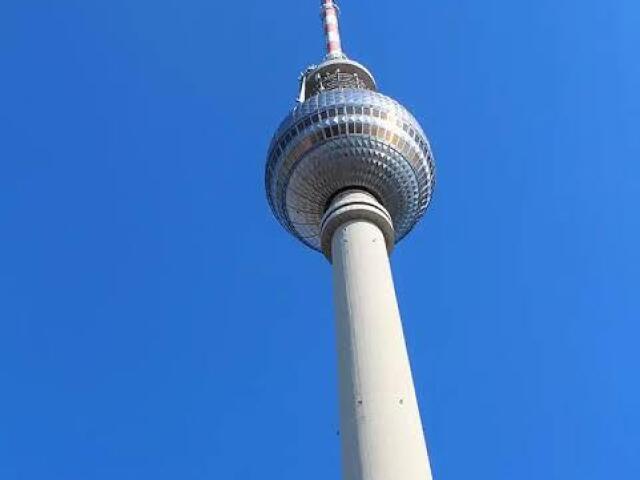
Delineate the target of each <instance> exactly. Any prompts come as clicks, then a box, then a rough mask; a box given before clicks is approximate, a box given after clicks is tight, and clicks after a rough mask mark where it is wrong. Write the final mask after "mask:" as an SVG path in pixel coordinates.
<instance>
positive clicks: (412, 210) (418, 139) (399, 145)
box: [265, 55, 435, 250]
mask: <svg viewBox="0 0 640 480" xmlns="http://www.w3.org/2000/svg"><path fill="white" fill-rule="evenodd" d="M300 83H301V88H300V98H299V103H298V104H297V105H296V106H295V108H294V109H293V110H292V111H291V112H290V113H289V115H287V116H286V118H285V119H284V121H283V122H282V123H281V124H280V127H279V128H278V130H277V131H276V134H275V135H274V137H273V140H272V141H271V145H270V147H269V153H268V158H267V166H266V175H265V184H266V190H267V197H268V200H269V204H270V206H271V209H272V210H273V213H274V215H275V217H276V218H277V219H278V221H279V222H280V223H281V224H282V225H283V226H284V228H286V229H287V230H288V231H289V232H291V233H292V234H293V235H295V236H296V237H297V238H298V239H300V240H301V241H302V242H304V243H305V244H306V245H308V246H309V247H311V248H313V249H315V250H321V248H322V246H321V222H322V217H323V215H324V214H325V212H326V210H327V207H328V206H329V204H330V203H331V201H332V200H333V199H334V198H335V197H336V195H338V194H340V193H341V192H344V191H346V190H350V189H360V190H364V191H366V192H368V193H370V194H371V195H373V196H374V197H375V198H376V199H377V200H378V201H379V202H380V204H382V206H383V207H384V208H385V209H386V210H387V212H388V214H389V216H390V217H391V220H392V223H393V230H394V232H395V238H393V239H392V242H391V244H393V243H395V242H398V241H399V240H401V239H402V238H403V237H404V236H405V235H406V234H407V233H409V231H410V230H411V229H412V228H413V226H414V225H415V224H416V223H417V222H418V220H420V218H421V217H422V215H423V214H424V212H425V210H426V209H427V206H428V205H429V202H430V200H431V195H432V191H433V187H434V179H435V169H434V163H433V156H432V154H431V148H430V146H429V142H428V140H427V137H426V136H425V134H424V132H423V131H422V128H421V127H420V125H419V123H418V122H417V120H416V119H415V118H414V117H413V116H412V115H411V114H410V113H409V112H408V111H407V110H406V109H405V108H404V107H403V106H402V105H400V104H399V103H398V102H397V101H395V100H393V99H391V98H389V97H387V96H385V95H382V94H381V93H378V92H377V91H376V84H375V80H374V78H373V76H372V75H371V73H369V71H368V70H367V69H366V68H364V67H363V66H362V65H360V64H359V63H357V62H354V61H352V60H349V59H347V58H346V57H344V55H343V56H342V57H341V58H330V59H328V60H327V61H325V62H324V63H322V64H321V65H319V66H313V67H310V68H309V69H308V70H307V71H306V72H305V73H304V74H303V75H302V77H301V82H300Z"/></svg>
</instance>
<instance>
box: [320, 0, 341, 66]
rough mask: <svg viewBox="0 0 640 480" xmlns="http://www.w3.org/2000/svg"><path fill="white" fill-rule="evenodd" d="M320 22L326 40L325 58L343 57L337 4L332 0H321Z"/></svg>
mask: <svg viewBox="0 0 640 480" xmlns="http://www.w3.org/2000/svg"><path fill="white" fill-rule="evenodd" d="M321 2H322V7H321V13H320V15H321V16H322V23H323V26H324V34H325V38H326V41H327V58H329V59H334V58H344V53H342V43H341V42H340V27H339V25H338V13H339V12H340V10H339V8H338V5H336V3H335V2H334V1H333V0H321Z"/></svg>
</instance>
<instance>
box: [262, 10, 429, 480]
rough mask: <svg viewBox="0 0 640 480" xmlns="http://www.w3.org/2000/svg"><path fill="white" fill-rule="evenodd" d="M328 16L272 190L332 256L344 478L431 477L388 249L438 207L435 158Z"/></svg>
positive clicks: (286, 129) (306, 238) (281, 138)
mask: <svg viewBox="0 0 640 480" xmlns="http://www.w3.org/2000/svg"><path fill="white" fill-rule="evenodd" d="M321 14H322V20H323V24H324V31H325V34H326V44H327V55H326V57H325V59H324V61H323V62H322V63H320V64H319V65H313V66H311V67H309V68H308V69H307V70H306V71H305V72H304V73H303V74H302V75H301V77H300V93H299V97H298V104H297V105H296V106H295V107H294V108H293V110H292V111H291V112H290V113H289V115H287V117H286V118H285V119H284V121H283V122H282V123H281V124H280V127H279V128H278V130H277V132H276V134H275V135H274V137H273V140H272V142H271V145H270V147H269V153H268V158H267V165H266V175H265V184H266V191H267V198H268V200H269V204H270V206H271V209H272V211H273V214H274V215H275V217H276V219H277V220H278V221H279V222H280V223H281V224H282V226H283V227H284V228H285V229H287V230H288V231H289V232H290V233H291V234H293V235H294V236H295V237H297V238H298V239H299V240H301V241H302V242H303V243H305V244H306V245H307V246H309V247H311V248H312V249H314V250H318V251H320V252H322V253H324V255H325V256H326V257H327V259H328V260H329V261H330V262H331V263H332V265H333V281H334V301H335V309H336V332H337V350H338V365H339V397H340V398H339V400H340V436H341V442H342V466H343V477H344V479H345V480H428V479H429V480H430V479H431V469H430V466H429V460H428V456H427V448H426V444H425V439H424V433H423V429H422V423H421V421H420V412H419V410H418V403H417V401H416V394H415V389H414V386H413V379H412V376H411V368H410V365H409V357H408V355H407V349H406V346H405V340H404V334H403V331H402V323H401V320H400V312H399V310H398V304H397V300H396V294H395V290H394V286H393V278H392V275H391V268H390V264H389V254H390V252H391V251H392V250H393V247H394V245H395V244H396V243H397V242H398V241H400V240H401V239H402V238H403V237H404V236H405V235H406V234H407V233H409V231H410V230H411V229H412V228H413V226H414V225H415V224H416V223H417V222H418V220H420V218H421V217H422V215H423V214H424V212H425V210H426V209H427V206H428V205H429V202H430V199H431V194H432V191H433V186H434V175H435V171H434V163H433V156H432V154H431V149H430V147H429V142H428V140H427V137H426V136H425V134H424V132H423V131H422V128H420V125H419V124H418V122H417V121H416V119H415V118H414V117H413V116H412V115H411V114H410V113H409V112H408V111H407V110H406V109H405V108H404V107H403V106H402V105H400V104H399V103H398V102H396V101H395V100H393V99H391V98H389V97H387V96H384V95H382V94H380V93H378V91H377V86H376V81H375V79H374V77H373V75H372V74H371V72H369V70H367V69H366V68H365V67H364V66H362V65H361V64H359V63H358V62H355V61H353V60H350V59H349V58H348V57H347V56H346V55H345V54H344V53H343V51H342V45H341V41H340V33H339V27H338V7H337V5H336V4H335V2H334V1H333V0H322V2H321Z"/></svg>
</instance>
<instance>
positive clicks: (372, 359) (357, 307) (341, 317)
mask: <svg viewBox="0 0 640 480" xmlns="http://www.w3.org/2000/svg"><path fill="white" fill-rule="evenodd" d="M336 204H337V206H336ZM340 204H342V207H341V206H340ZM379 209H382V211H384V209H383V208H382V206H381V205H380V204H379V203H378V202H377V201H376V200H375V199H374V198H373V197H371V196H370V195H368V194H364V193H362V192H348V193H346V194H342V195H341V196H339V198H338V199H337V200H336V201H334V202H333V203H332V205H331V207H329V210H328V212H329V213H328V217H327V219H326V220H325V231H326V225H327V224H329V223H331V222H330V220H331V218H332V217H333V220H334V221H333V228H335V230H333V228H332V229H331V230H332V231H329V232H328V234H329V235H331V251H330V252H329V253H330V254H331V258H332V263H333V278H334V296H335V307H336V330H337V348H338V362H339V382H340V383H339V385H340V387H339V390H340V435H341V441H342V459H343V476H344V480H430V479H431V471H430V467H429V461H428V456H427V448H426V444H425V439H424V433H423V430H422V423H421V421H420V413H419V410H418V404H417V401H416V394H415V390H414V386H413V379H412V376H411V369H410V365H409V357H408V355H407V350H406V345H405V339H404V334H403V331H402V323H401V320H400V312H399V310H398V303H397V300H396V295H395V290H394V286H393V279H392V274H391V267H390V264H389V257H388V252H387V243H388V237H386V236H385V233H386V234H387V235H388V228H385V227H384V222H385V215H384V214H386V211H384V214H380V213H379ZM367 212H368V213H367ZM363 213H364V214H363ZM370 214H371V215H370ZM372 215H374V216H375V215H380V217H379V220H375V217H374V216H372ZM372 218H373V221H372ZM341 221H342V223H341ZM381 226H382V228H381ZM389 226H390V224H389ZM383 230H386V231H385V233H383Z"/></svg>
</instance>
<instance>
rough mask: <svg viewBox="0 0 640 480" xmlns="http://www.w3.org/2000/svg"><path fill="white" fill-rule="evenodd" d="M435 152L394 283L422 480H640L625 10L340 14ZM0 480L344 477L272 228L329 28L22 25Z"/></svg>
mask: <svg viewBox="0 0 640 480" xmlns="http://www.w3.org/2000/svg"><path fill="white" fill-rule="evenodd" d="M342 10H343V16H342V18H343V35H344V43H345V48H346V50H347V52H348V53H349V54H351V55H352V56H353V57H354V58H357V59H359V60H360V61H362V62H363V63H365V64H366V65H368V66H369V67H370V68H371V69H372V70H373V71H374V72H375V74H376V75H377V77H378V80H379V84H380V86H381V89H382V91H383V92H385V93H388V94H390V95H392V96H395V97H396V98H398V99H399V100H400V101H402V102H403V103H405V104H406V105H407V106H408V107H409V108H410V109H411V110H412V111H413V112H414V113H415V114H416V116H417V117H418V118H419V119H420V120H421V122H423V125H424V126H425V129H426V131H427V132H428V134H429V135H430V137H431V139H432V144H433V147H434V151H435V154H436V160H437V166H438V186H437V191H436V195H435V201H434V203H433V205H432V208H431V209H430V210H429V212H428V214H427V216H426V218H425V219H424V220H423V222H422V223H421V224H420V225H419V226H418V228H417V229H416V230H415V231H414V232H413V233H412V234H411V235H410V236H409V237H408V238H407V239H406V240H405V241H404V242H403V243H402V244H401V245H400V246H399V248H398V249H397V250H396V252H395V253H394V256H393V266H394V271H395V274H396V282H397V289H398V295H399V298H400V302H401V308H402V312H403V318H404V323H405V329H406V333H407V338H408V343H409V350H410V354H411V357H412V361H413V368H414V372H415V381H416V386H417V391H418V396H419V401H420V404H421V408H422V413H423V420H424V423H425V427H426V430H427V437H428V443H429V448H430V452H431V459H432V465H433V470H434V473H435V476H436V480H468V479H471V478H473V479H486V480H514V479H517V480H529V479H531V480H534V479H535V480H540V479H544V480H556V479H557V480H573V479H575V480H596V479H597V480H605V479H616V480H635V479H638V478H640V446H639V445H640V408H639V407H640V354H639V347H638V339H639V337H640V322H639V321H640V288H639V279H640V255H639V253H638V248H639V245H640V214H639V212H638V208H639V204H640V200H639V198H640V179H639V178H640V88H639V87H640V60H639V58H640V57H639V53H638V52H639V50H638V48H639V45H640V27H639V25H640V4H639V3H638V2H637V0H618V1H614V2H608V1H604V0H603V1H594V0H538V1H535V2H514V1H512V0H487V1H478V0H457V1H451V0H428V1H427V0H398V1H396V0H394V1H382V0H343V2H342ZM1 11H2V13H1V14H0V61H1V68H0V72H1V73H0V478H2V479H3V480H50V479H51V480H58V479H60V480H87V479H91V480H94V479H95V480H102V479H105V480H113V479H118V480H128V479H131V480H139V479H154V480H164V479H167V480H169V479H171V480H175V479H180V480H200V479H216V480H217V479H220V480H222V479H225V480H226V479H229V480H231V479H238V480H245V479H258V478H260V479H273V480H300V479H305V480H327V479H337V478H339V443H338V442H339V438H338V437H337V436H336V430H337V425H338V421H337V405H336V371H335V370H336V365H335V351H334V341H333V312H332V305H331V284H330V281H331V276H330V267H329V265H328V264H327V263H326V261H325V260H324V259H323V257H322V256H320V255H319V254H315V253H313V252H311V251H309V250H307V249H305V248H304V247H303V246H301V245H300V244H298V243H297V242H296V241H295V240H294V239H293V238H291V237H290V236H288V235H287V234H285V232H284V231H282V229H281V227H280V226H279V225H278V224H277V223H276V222H275V220H274V219H273V218H272V216H271V213H270V212H269V210H268V207H267V204H266V201H265V198H264V192H263V167H264V155H265V151H266V148H267V145H268V142H269V140H270V136H271V134H272V132H273V130H274V129H275V127H276V126H277V124H278V122H279V121H280V119H281V118H282V117H283V116H284V115H285V113H286V111H287V109H289V108H290V107H291V106H292V105H293V99H294V97H295V95H296V79H297V75H298V73H299V72H300V71H301V70H302V69H303V68H304V67H305V66H306V65H307V64H309V63H312V62H316V61H318V60H319V59H320V58H321V55H322V45H323V40H322V37H321V27H320V23H319V18H318V2H317V1H316V0H305V1H301V0H282V1H279V2H275V3H274V2H265V1H257V0H254V1H243V2H239V1H226V2H221V1H213V0H154V1H149V0H136V1H131V0H109V1H106V0H104V1H103V0H92V1H87V0H75V1H73V0H58V1H55V2H54V1H45V0H41V1H37V0H8V1H5V2H3V3H2V7H1Z"/></svg>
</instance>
